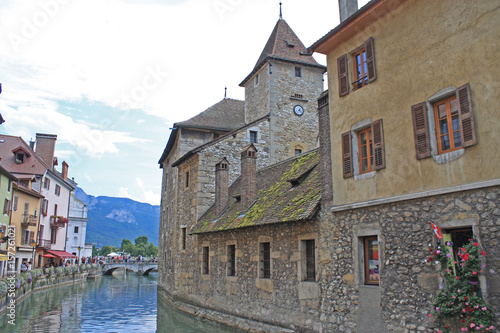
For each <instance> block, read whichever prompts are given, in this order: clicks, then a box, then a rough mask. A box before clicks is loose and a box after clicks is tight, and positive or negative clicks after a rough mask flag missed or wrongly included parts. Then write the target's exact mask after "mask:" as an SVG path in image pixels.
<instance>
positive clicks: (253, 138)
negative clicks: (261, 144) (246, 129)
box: [250, 131, 257, 143]
mask: <svg viewBox="0 0 500 333" xmlns="http://www.w3.org/2000/svg"><path fill="white" fill-rule="evenodd" d="M250 142H252V143H257V131H250Z"/></svg>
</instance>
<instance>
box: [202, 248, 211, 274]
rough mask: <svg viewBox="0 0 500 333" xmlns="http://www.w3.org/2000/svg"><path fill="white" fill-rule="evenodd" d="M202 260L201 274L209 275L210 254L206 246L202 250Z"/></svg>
mask: <svg viewBox="0 0 500 333" xmlns="http://www.w3.org/2000/svg"><path fill="white" fill-rule="evenodd" d="M201 255H202V259H201V274H209V273H210V265H209V264H210V254H209V248H208V246H204V247H203V248H202V254H201Z"/></svg>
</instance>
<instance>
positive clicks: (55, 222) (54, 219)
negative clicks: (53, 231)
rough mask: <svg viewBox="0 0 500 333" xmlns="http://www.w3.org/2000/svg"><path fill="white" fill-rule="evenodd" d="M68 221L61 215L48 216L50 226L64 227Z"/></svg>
mask: <svg viewBox="0 0 500 333" xmlns="http://www.w3.org/2000/svg"><path fill="white" fill-rule="evenodd" d="M67 223H68V219H67V218H66V217H63V216H51V217H50V226H51V227H52V228H64V227H65V226H66V224H67Z"/></svg>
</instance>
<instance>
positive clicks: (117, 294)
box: [0, 272, 241, 333]
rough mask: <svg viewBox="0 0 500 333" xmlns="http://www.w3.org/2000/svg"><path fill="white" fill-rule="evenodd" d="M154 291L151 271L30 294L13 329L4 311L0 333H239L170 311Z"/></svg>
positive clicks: (18, 304) (20, 304)
mask: <svg viewBox="0 0 500 333" xmlns="http://www.w3.org/2000/svg"><path fill="white" fill-rule="evenodd" d="M156 287H157V275H156V273H153V274H151V275H149V276H138V275H135V274H134V273H125V272H115V273H114V274H113V275H111V276H102V277H101V278H99V279H97V280H88V281H87V282H76V283H74V284H69V285H65V286H60V287H55V288H50V289H45V290H40V291H35V292H32V293H31V294H30V295H28V296H26V297H25V298H24V299H22V300H21V301H18V302H16V304H15V305H16V312H15V315H16V317H15V319H14V320H13V322H14V325H12V324H10V323H9V321H11V319H10V318H9V317H7V311H4V312H2V313H1V314H0V332H2V333H7V332H22V333H28V332H50V333H58V332H59V333H69V332H71V333H78V332H81V333H84V332H113V333H115V332H116V333H125V332H168V333H191V332H203V333H219V332H220V333H236V332H241V331H237V330H234V329H231V328H228V327H225V326H222V325H220V324H217V323H213V322H210V321H207V320H203V319H200V318H197V317H193V316H190V315H187V314H186V313H184V312H181V311H178V310H176V309H174V308H172V307H171V306H170V305H169V304H168V303H167V302H165V301H164V300H163V299H162V298H161V297H159V298H158V299H157V294H156ZM11 322H12V321H11Z"/></svg>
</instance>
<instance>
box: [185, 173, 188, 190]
mask: <svg viewBox="0 0 500 333" xmlns="http://www.w3.org/2000/svg"><path fill="white" fill-rule="evenodd" d="M185 178H186V187H189V171H186V177H185Z"/></svg>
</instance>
